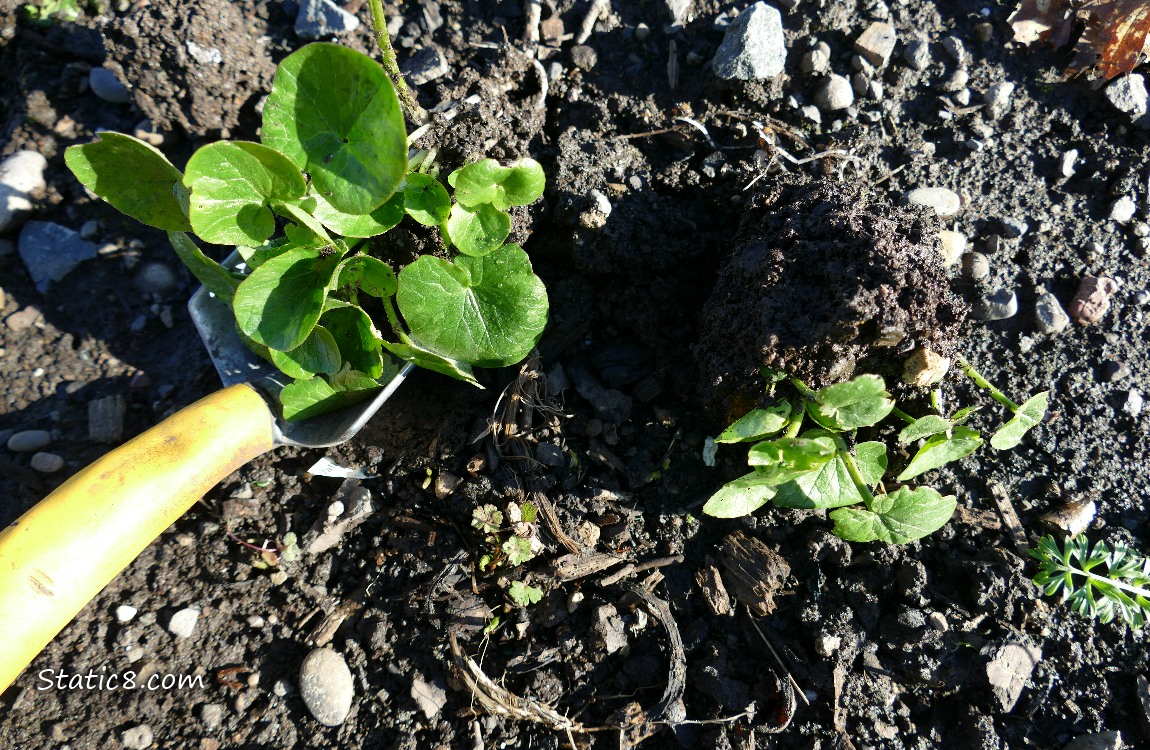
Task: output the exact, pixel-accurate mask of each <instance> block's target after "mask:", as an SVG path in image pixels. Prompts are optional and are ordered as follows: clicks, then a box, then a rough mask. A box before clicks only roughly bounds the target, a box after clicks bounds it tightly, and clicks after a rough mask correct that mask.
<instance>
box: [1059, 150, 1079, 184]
mask: <svg viewBox="0 0 1150 750" xmlns="http://www.w3.org/2000/svg"><path fill="white" fill-rule="evenodd" d="M1077 161H1078V149H1076V148H1072V149H1070V150H1069V151H1063V152H1062V156H1061V158H1059V160H1058V172H1059V174H1061V175H1062V176H1063V177H1073V176H1074V163H1075V162H1077Z"/></svg>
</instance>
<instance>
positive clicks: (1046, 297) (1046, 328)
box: [1034, 290, 1070, 333]
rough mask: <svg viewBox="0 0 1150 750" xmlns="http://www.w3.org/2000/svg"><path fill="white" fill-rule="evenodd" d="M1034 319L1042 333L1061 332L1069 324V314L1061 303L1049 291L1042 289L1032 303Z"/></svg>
mask: <svg viewBox="0 0 1150 750" xmlns="http://www.w3.org/2000/svg"><path fill="white" fill-rule="evenodd" d="M1034 320H1035V322H1037V323H1038V330H1039V331H1040V332H1042V333H1062V332H1063V331H1065V330H1066V326H1068V325H1070V316H1069V315H1067V314H1066V311H1065V310H1063V309H1062V303H1060V302H1059V301H1058V298H1057V297H1055V296H1054V295H1053V294H1051V293H1050V292H1047V291H1045V290H1042V291H1041V292H1040V293H1039V295H1038V299H1037V300H1035V303H1034Z"/></svg>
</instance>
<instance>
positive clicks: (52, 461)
mask: <svg viewBox="0 0 1150 750" xmlns="http://www.w3.org/2000/svg"><path fill="white" fill-rule="evenodd" d="M32 468H33V469H35V470H36V471H38V472H40V473H41V474H52V473H55V472H57V471H59V470H60V469H63V468H64V459H63V458H61V457H60V456H57V455H56V454H55V453H36V454H34V455H33V456H32Z"/></svg>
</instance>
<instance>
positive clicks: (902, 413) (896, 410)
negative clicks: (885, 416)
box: [890, 406, 917, 424]
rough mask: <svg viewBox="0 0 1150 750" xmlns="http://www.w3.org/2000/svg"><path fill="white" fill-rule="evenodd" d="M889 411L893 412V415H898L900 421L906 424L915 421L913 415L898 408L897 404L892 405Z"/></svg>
mask: <svg viewBox="0 0 1150 750" xmlns="http://www.w3.org/2000/svg"><path fill="white" fill-rule="evenodd" d="M890 413H891V414H893V415H894V416H896V417H898V418H899V419H901V420H902V421H904V422H906V423H907V424H914V423H915V422H916V421H917V420H916V419H915V418H914V417H912V416H911V415H909V414H907V413H906V412H905V411H903V410H902V409H900V408H898V407H897V406H896V407H894V408H893V409H891V410H890Z"/></svg>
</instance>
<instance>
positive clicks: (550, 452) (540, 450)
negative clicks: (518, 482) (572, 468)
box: [535, 443, 567, 469]
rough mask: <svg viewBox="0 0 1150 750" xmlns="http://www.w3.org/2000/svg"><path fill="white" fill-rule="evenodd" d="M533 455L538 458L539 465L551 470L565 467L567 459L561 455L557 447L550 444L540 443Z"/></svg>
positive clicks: (561, 452)
mask: <svg viewBox="0 0 1150 750" xmlns="http://www.w3.org/2000/svg"><path fill="white" fill-rule="evenodd" d="M535 455H536V456H538V458H539V463H541V464H543V465H544V466H551V467H553V468H557V469H559V468H563V467H565V466H566V465H567V457H566V456H564V455H563V449H562V448H560V447H559V446H558V445H552V444H551V443H540V444H539V446H538V447H537V448H536V449H535Z"/></svg>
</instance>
